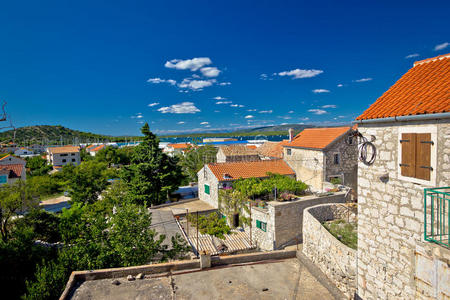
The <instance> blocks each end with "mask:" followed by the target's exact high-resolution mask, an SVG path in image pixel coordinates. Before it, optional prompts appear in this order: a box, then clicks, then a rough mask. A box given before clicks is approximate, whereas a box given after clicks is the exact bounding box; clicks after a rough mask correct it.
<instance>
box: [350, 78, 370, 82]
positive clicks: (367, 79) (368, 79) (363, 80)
mask: <svg viewBox="0 0 450 300" xmlns="http://www.w3.org/2000/svg"><path fill="white" fill-rule="evenodd" d="M371 80H372V78H370V77H367V78H361V79H356V80H353V81H354V82H366V81H371Z"/></svg>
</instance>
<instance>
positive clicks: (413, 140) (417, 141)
mask: <svg viewBox="0 0 450 300" xmlns="http://www.w3.org/2000/svg"><path fill="white" fill-rule="evenodd" d="M400 144H401V150H402V154H401V163H400V168H401V175H402V176H405V177H412V178H417V179H422V180H426V181H429V180H430V177H431V172H432V171H433V168H432V166H431V147H432V146H433V145H434V143H433V141H432V140H431V133H402V135H401V140H400Z"/></svg>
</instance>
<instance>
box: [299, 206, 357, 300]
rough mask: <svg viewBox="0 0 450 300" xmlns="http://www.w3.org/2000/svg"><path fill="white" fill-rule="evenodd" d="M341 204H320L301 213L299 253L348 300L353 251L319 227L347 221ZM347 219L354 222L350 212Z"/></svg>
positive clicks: (351, 288) (354, 285) (352, 280)
mask: <svg viewBox="0 0 450 300" xmlns="http://www.w3.org/2000/svg"><path fill="white" fill-rule="evenodd" d="M347 212H348V210H347V208H346V206H345V205H344V204H337V203H334V204H322V205H316V206H313V207H310V208H307V209H305V211H304V213H303V253H304V254H305V256H307V257H308V258H309V259H311V260H312V261H313V262H314V264H316V265H317V266H318V267H319V268H320V270H322V272H324V273H325V274H326V275H327V277H328V278H329V279H330V280H331V281H332V282H333V283H334V284H335V285H336V286H337V288H338V289H339V290H341V291H342V292H343V293H344V294H345V295H346V296H347V297H348V298H353V296H354V294H355V293H356V289H357V283H356V257H357V251H356V250H354V249H351V248H350V247H347V246H346V245H344V244H343V243H341V242H340V241H339V240H337V239H336V238H335V237H334V236H333V235H332V234H331V233H329V232H328V230H327V229H326V228H325V227H324V226H323V225H322V223H323V222H325V221H329V220H333V219H340V218H347V217H348V214H347ZM350 218H351V219H352V220H353V221H355V219H356V215H355V213H354V212H352V213H351V214H350Z"/></svg>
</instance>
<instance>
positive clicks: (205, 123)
mask: <svg viewBox="0 0 450 300" xmlns="http://www.w3.org/2000/svg"><path fill="white" fill-rule="evenodd" d="M208 124H209V122H201V123H200V125H208Z"/></svg>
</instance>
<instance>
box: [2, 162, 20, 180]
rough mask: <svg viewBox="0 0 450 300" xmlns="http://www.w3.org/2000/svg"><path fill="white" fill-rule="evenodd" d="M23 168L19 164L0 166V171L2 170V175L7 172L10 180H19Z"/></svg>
mask: <svg viewBox="0 0 450 300" xmlns="http://www.w3.org/2000/svg"><path fill="white" fill-rule="evenodd" d="M23 168H24V165H21V164H14V165H0V170H3V173H6V172H8V173H9V177H10V178H20V177H21V176H22V171H23ZM5 171H6V172H5Z"/></svg>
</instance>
